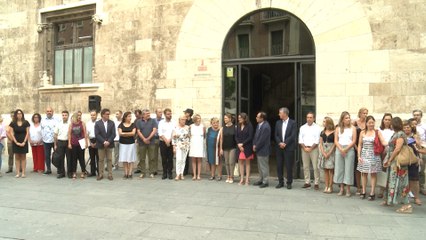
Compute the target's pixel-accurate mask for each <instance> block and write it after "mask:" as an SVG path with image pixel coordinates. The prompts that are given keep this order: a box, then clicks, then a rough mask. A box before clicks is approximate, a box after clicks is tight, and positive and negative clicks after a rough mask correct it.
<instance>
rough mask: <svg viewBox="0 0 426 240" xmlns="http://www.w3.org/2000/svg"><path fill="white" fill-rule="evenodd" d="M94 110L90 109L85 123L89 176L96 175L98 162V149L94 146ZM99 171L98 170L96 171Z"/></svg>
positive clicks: (95, 118)
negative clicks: (87, 139)
mask: <svg viewBox="0 0 426 240" xmlns="http://www.w3.org/2000/svg"><path fill="white" fill-rule="evenodd" d="M97 118H98V113H97V112H96V110H92V111H90V120H89V121H88V122H87V123H86V130H87V138H89V141H90V144H89V156H90V174H89V177H96V173H97V172H98V171H99V170H98V167H99V166H98V164H99V155H98V149H97V148H96V136H95V123H96V121H97V120H98V119H97ZM98 173H99V172H98Z"/></svg>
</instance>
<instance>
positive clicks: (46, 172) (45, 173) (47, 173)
mask: <svg viewBox="0 0 426 240" xmlns="http://www.w3.org/2000/svg"><path fill="white" fill-rule="evenodd" d="M43 174H44V175H50V174H52V171H50V170H47V171H45V172H44V173H43Z"/></svg>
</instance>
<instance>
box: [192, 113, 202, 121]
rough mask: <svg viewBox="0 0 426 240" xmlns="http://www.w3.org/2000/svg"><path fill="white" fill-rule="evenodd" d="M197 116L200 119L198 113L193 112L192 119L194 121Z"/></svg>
mask: <svg viewBox="0 0 426 240" xmlns="http://www.w3.org/2000/svg"><path fill="white" fill-rule="evenodd" d="M197 118H199V119H200V120H201V116H200V114H198V113H197V114H194V116H192V121H194V122H195V120H196V119H197Z"/></svg>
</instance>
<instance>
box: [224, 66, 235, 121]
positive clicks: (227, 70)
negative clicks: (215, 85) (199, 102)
mask: <svg viewBox="0 0 426 240" xmlns="http://www.w3.org/2000/svg"><path fill="white" fill-rule="evenodd" d="M223 76H224V80H223V86H224V87H223V96H224V97H223V114H226V113H230V114H233V115H236V114H237V110H238V109H237V97H238V96H237V83H238V66H237V65H230V66H224V75H223Z"/></svg>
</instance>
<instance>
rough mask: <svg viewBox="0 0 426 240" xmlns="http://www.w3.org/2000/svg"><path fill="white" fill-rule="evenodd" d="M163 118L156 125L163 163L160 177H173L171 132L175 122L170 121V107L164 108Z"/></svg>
mask: <svg viewBox="0 0 426 240" xmlns="http://www.w3.org/2000/svg"><path fill="white" fill-rule="evenodd" d="M164 117H165V119H164V120H161V121H160V123H159V125H158V136H159V138H160V152H161V160H162V165H163V177H162V179H163V180H164V179H166V178H167V177H168V178H169V179H173V175H172V170H173V145H172V133H173V129H174V128H175V124H174V123H173V122H172V110H171V109H170V108H166V109H164Z"/></svg>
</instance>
